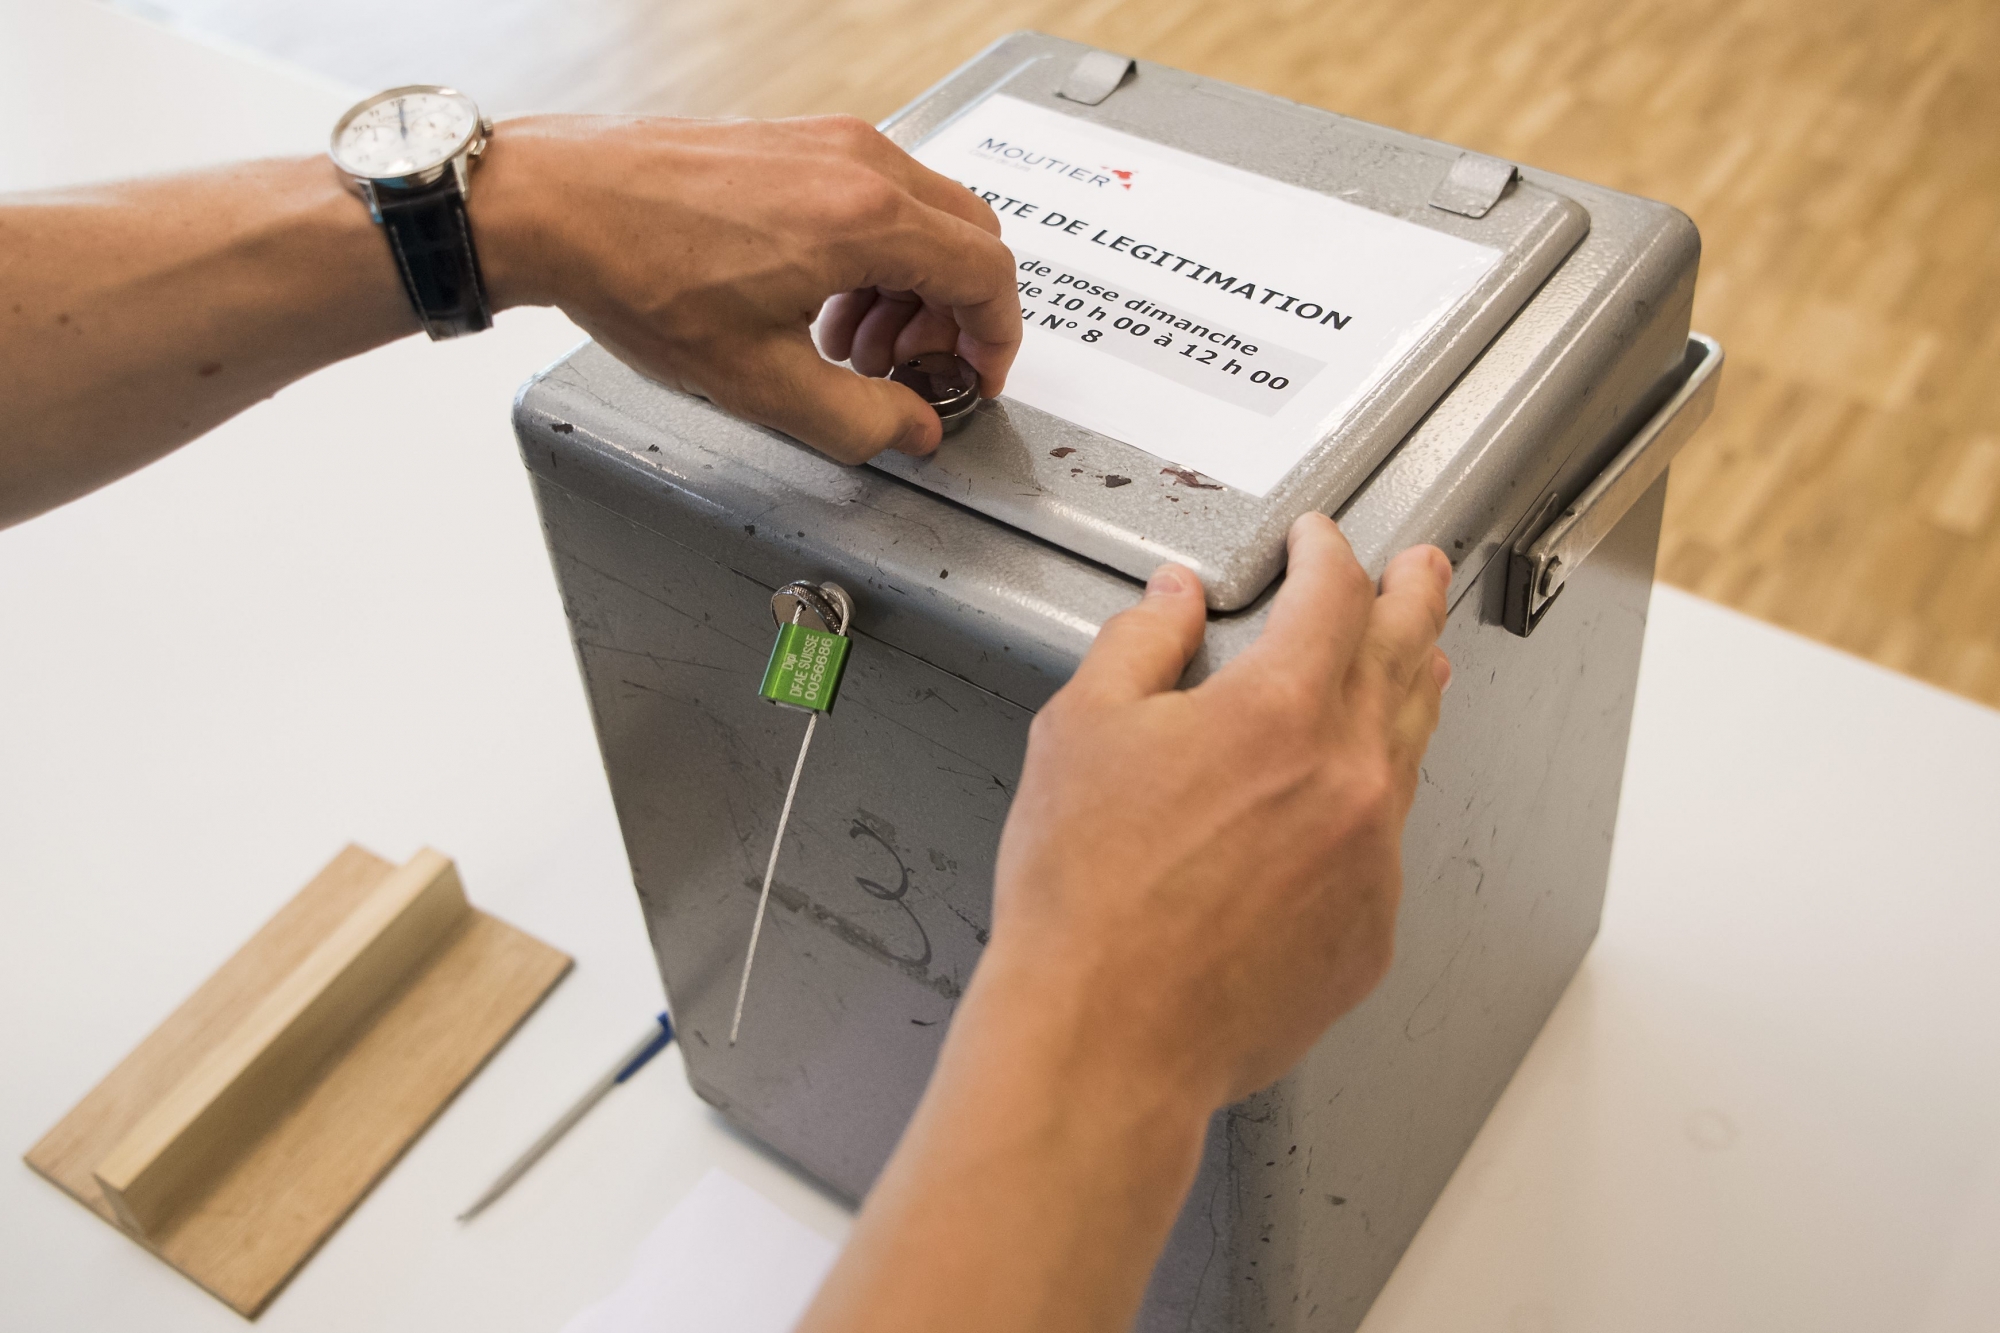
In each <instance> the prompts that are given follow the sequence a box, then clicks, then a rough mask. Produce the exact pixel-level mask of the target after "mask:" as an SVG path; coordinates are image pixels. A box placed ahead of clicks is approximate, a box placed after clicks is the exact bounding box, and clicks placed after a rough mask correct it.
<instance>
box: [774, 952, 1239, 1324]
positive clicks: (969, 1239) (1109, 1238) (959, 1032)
mask: <svg viewBox="0 0 2000 1333" xmlns="http://www.w3.org/2000/svg"><path fill="white" fill-rule="evenodd" d="M988 961H989V962H997V963H999V966H998V967H996V968H991V969H989V968H987V967H986V966H985V965H984V964H983V965H982V971H981V975H980V977H979V978H978V979H977V980H976V981H975V982H974V984H973V986H972V988H971V989H970V991H969V993H968V995H967V997H966V1000H965V1002H964V1004H963V1005H961V1006H960V1009H959V1013H958V1015H957V1017H956V1018H955V1019H954V1022H953V1027H952V1031H951V1035H950V1037H949V1039H948V1040H947V1042H946V1045H945V1049H944V1052H943V1054H942V1056H941V1057H940V1060H939V1064H938V1069H937V1072H936V1074H935V1076H934V1077H933V1079H932V1081H931V1085H930V1088H929V1090H928V1092H927V1093H926V1094H925V1097H924V1101H923V1104H922V1106H921V1107H920V1108H919V1110H918V1112H917V1115H916V1117H915V1118H914V1119H913V1120H912V1122H911V1124H910V1127H909V1129H908V1131H907V1132H906V1133H905V1134H904V1137H903V1141H902V1143H901V1144H900V1145H899V1146H898V1148H897V1150H896V1154H895V1156H894V1157H893V1158H892V1159H891V1160H890V1162H889V1165H888V1167H887V1168H886V1169H885V1171H884V1172H883V1175H882V1178H881V1180H880V1181H879V1182H878V1183H877V1184H876V1186H875V1189H874V1190H873V1191H872V1192H871V1193H870V1194H869V1196H868V1202H867V1204H866V1206H865V1207H864V1208H863V1210H862V1213H861V1217H860V1219H859V1221H858V1222H857V1223H856V1226H855V1229H854V1232H853V1235H852V1237H851V1239H850V1240H849V1242H848V1245H847V1249H846V1251H845V1252H844V1253H843V1255H842V1256H841V1260H840V1263H839V1265H838V1266H837V1267H836V1268H835V1269H834V1271H833V1273H832V1275H831V1276H830V1277H829V1278H828V1279H827V1282H826V1285H825V1286H824V1288H823V1289H822V1290H821V1292H820V1294H819V1297H818V1299H817V1300H816V1301H815V1303H814V1305H813V1308H812V1310H811V1311H810V1313H809V1314H808V1315H807V1317H806V1319H805V1321H804V1323H803V1324H802V1325H801V1326H800V1327H801V1329H802V1330H803V1331H804V1333H848V1331H849V1330H862V1329H867V1330H870V1331H871V1333H878V1331H882V1330H899V1329H908V1330H931V1329H939V1328H952V1329H960V1330H968V1331H973V1333H976V1331H977V1330H995V1331H998V1330H1020V1329H1036V1330H1067V1329H1075V1330H1083V1329H1093V1330H1112V1329H1123V1328H1125V1327H1126V1326H1127V1325H1129V1324H1130V1322H1131V1320H1132V1317H1133V1315H1134V1314H1135V1312H1136V1311H1137V1309H1138V1305H1139V1301H1140V1299H1141V1297H1142V1295H1143V1294H1144V1291H1145V1286H1146V1281H1147V1279H1148V1278H1149V1277H1150V1275H1151V1273H1152V1268H1153V1264H1154V1261H1155V1258H1156V1256H1157V1255H1158V1254H1159V1251H1160V1248H1161V1246H1162V1245H1163V1244H1164V1243H1165V1241H1166V1237H1167V1232H1168V1230H1169V1229H1170V1228H1171V1227H1172V1225H1173V1219H1174V1217H1175V1215H1176V1214H1177V1212H1178V1211H1179V1208H1180V1204H1181V1200H1182V1198H1183V1196H1185V1194H1186V1193H1187V1190H1188V1188H1189V1186H1190V1185H1191V1184H1192V1183H1193V1180H1194V1174H1195V1170H1196V1168H1197V1167H1198V1165H1199V1162H1200V1155H1201V1143H1202V1135H1203V1131H1204V1128H1205V1126H1206V1123H1207V1119H1208V1113H1209V1108H1208V1105H1207V1102H1206V1099H1205V1098H1204V1097H1202V1096H1200V1095H1197V1094H1195V1093H1193V1092H1192V1091H1191V1090H1189V1089H1186V1088H1184V1087H1179V1086H1174V1084H1173V1082H1172V1081H1171V1080H1164V1079H1162V1078H1160V1077H1158V1076H1157V1075H1156V1074H1155V1073H1154V1072H1153V1071H1150V1070H1139V1069H1134V1068H1131V1067H1129V1064H1130V1062H1129V1061H1128V1060H1126V1059H1125V1058H1124V1056H1125V1055H1126V1054H1127V1053H1126V1052H1121V1051H1119V1050H1116V1049H1109V1048H1106V1047H1104V1046H1102V1045H1101V1044H1100V1043H1098V1042H1097V1041H1096V1040H1094V1038H1093V1030H1092V1025H1091V1024H1090V1023H1089V1022H1088V1020H1087V1017H1086V1016H1081V1015H1078V1014H1077V1013H1076V1012H1074V1010H1073V1009H1071V1008H1070V1007H1069V1006H1067V1005H1066V1004H1065V1003H1064V1002H1063V1001H1062V1000H1061V999H1060V998H1059V995H1060V994H1061V991H1060V989H1059V988H1058V987H1053V986H1050V985H1048V984H1045V979H1038V978H1036V977H1034V976H1033V975H1031V974H1030V969H1027V968H1019V967H1013V966H1011V965H1010V964H1008V963H1007V961H1006V960H1004V959H991V958H989V960H988Z"/></svg>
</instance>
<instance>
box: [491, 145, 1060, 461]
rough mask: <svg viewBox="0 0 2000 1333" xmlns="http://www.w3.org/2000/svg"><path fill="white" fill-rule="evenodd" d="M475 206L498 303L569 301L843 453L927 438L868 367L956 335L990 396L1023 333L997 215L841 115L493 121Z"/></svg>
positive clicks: (649, 350) (642, 355)
mask: <svg viewBox="0 0 2000 1333" xmlns="http://www.w3.org/2000/svg"><path fill="white" fill-rule="evenodd" d="M469 210H470V216H471V219H472V224H473V227H474V229H475V231H476V232H477V233H478V235H479V239H480V243H481V260H482V263H483V264H484V265H485V267H486V277H487V281H488V286H489V289H490V294H491V296H492V299H493V303H494V305H495V307H496V308H499V307H501V306H506V305H515V304H541V305H558V306H561V307H562V309H563V310H564V311H565V312H566V313H568V315H569V316H570V318H572V319H574V320H575V321H576V322H577V323H578V324H579V325H581V326H582V327H583V328H584V329H585V330H586V331H587V332H589V333H590V334H591V336H593V337H594V338H596V339H597V340H598V341H599V342H601V343H603V344H604V345H605V346H606V347H608V348H610V349H611V350H612V351H613V352H615V353H616V354H617V355H618V356H620V357H621V358H622V359H624V360H625V361H627V362H629V363H631V364H632V365H634V366H636V367H638V368H639V369H640V370H642V371H644V372H646V373H647V374H649V375H651V376H653V377H654V378H656V379H659V380H662V381H664V382H666V383H668V384H671V385H673V386H675V387H677V388H681V389H686V390H688V391H690V392H693V393H698V394H701V395H702V396H704V397H706V398H709V399H711V400H712V401H714V402H715V403H717V404H719V405H720V406H722V407H725V408H728V409H729V410H730V411H732V412H735V413H737V414H738V415H740V416H744V417H748V418H749V419H751V420H753V421H757V422H760V423H762V424H764V425H768V426H775V427H776V428H778V429H779V430H782V431H785V432H786V433H788V434H790V435H793V436H795V437H797V438H798V439H801V440H804V441H805V442H806V443H808V444H811V445H813V446H815V447H817V448H819V449H821V450H823V451H824V452H826V453H828V454H830V455H832V456H833V457H835V458H838V459H840V460H842V461H843V462H851V463H858V462H861V461H863V460H865V459H867V458H870V457H873V456H874V455H875V454H877V453H879V452H881V451H882V450H884V449H900V450H902V451H903V452H905V453H912V454H925V453H929V452H930V451H932V450H934V449H936V448H937V446H938V442H939V439H940V437H941V433H942V432H941V428H940V426H939V424H938V418H937V414H936V413H935V412H933V411H932V410H931V409H930V408H929V407H928V406H926V405H925V403H924V402H923V400H922V399H921V398H919V397H918V396H917V395H916V394H914V393H912V392H911V391H910V390H908V389H906V388H903V387H902V386H901V385H897V384H893V383H890V382H888V381H886V380H882V379H873V378H865V377H867V376H879V375H882V374H885V373H886V372H887V371H888V370H889V368H890V366H891V365H892V364H893V363H894V362H895V361H897V360H901V359H905V358H908V357H911V356H915V355H917V354H918V353H921V352H935V351H950V352H956V353H958V354H959V355H960V356H962V357H964V358H965V359H966V360H967V361H970V362H971V363H972V364H973V366H975V367H976V368H977V369H978V371H979V375H980V392H981V394H982V395H984V396H986V397H989V398H990V397H992V396H994V395H995V394H998V393H999V392H1000V389H1001V386H1002V384H1003V383H1004V382H1005V379H1006V375H1007V368H1008V366H1009V365H1010V364H1011V363H1012V361H1013V359H1014V353H1015V350H1016V349H1017V348H1018V347H1019V345H1020V340H1021V314H1020V306H1019V304H1018V302H1017V294H1016V291H1015V284H1014V265H1013V258H1012V256H1011V255H1010V254H1009V253H1008V251H1007V248H1006V246H1004V245H1002V244H1001V242H1000V224H999V222H998V221H997V220H996V219H995V218H994V216H993V212H992V210H991V209H989V208H988V207H987V206H986V205H985V204H984V203H983V202H981V201H980V200H979V198H978V197H977V196H975V195H974V194H973V193H972V192H971V191H969V190H967V189H966V188H965V187H963V186H961V185H959V184H957V183H956V182H954V181H951V180H949V179H947V178H945V177H943V176H940V175H938V174H937V173H936V172H933V171H931V170H929V169H928V168H926V167H923V166H921V165H919V164H918V163H917V162H916V161H915V160H914V159H913V158H911V157H910V156H909V155H908V154H906V153H904V152H903V151H902V150H901V149H900V148H898V147H896V146H895V145H894V144H892V143H890V142H889V140H888V139H886V138H884V137H883V136H882V135H881V134H879V133H877V132H876V131H875V130H874V129H873V128H871V127H870V126H868V125H867V124H866V123H864V122H862V121H859V120H855V119H853V118H851V117H844V116H830V117H823V118H817V119H811V120H787V121H747V120H746V121H698V120H670V119H663V118H637V117H596V116H593V117H530V118H526V119H522V120H512V121H506V122H503V123H502V124H501V125H500V126H499V127H498V128H497V129H496V131H495V133H494V135H493V140H492V143H491V145H490V146H489V148H488V149H487V153H486V157H485V160H484V161H483V163H482V165H481V166H480V168H479V170H478V172H477V173H476V174H475V176H474V178H473V184H472V190H471V201H470V204H469ZM489 237H490V238H491V240H490V241H489ZM829 298H835V299H834V301H833V304H832V305H831V306H830V307H829V308H828V309H827V318H826V321H825V324H824V329H825V338H826V343H827V347H826V350H827V354H828V355H829V356H832V357H834V358H836V359H845V358H849V357H850V356H851V358H852V364H853V366H854V370H848V369H846V368H844V367H841V366H838V365H836V364H834V363H833V362H831V361H828V360H826V359H825V358H824V357H822V356H821V355H820V353H819V352H818V351H817V350H816V349H815V347H814V345H813V337H812V326H813V323H814V321H815V319H817V318H818V317H819V315H820V311H821V308H822V305H823V304H824V303H826V302H827V301H828V299H829ZM855 371H859V372H861V373H860V374H856V373H855Z"/></svg>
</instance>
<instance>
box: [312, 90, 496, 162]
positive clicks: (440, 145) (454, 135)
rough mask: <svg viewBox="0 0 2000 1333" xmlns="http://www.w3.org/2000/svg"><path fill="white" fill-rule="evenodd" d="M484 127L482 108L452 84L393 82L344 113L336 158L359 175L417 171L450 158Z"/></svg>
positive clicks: (337, 133) (336, 140)
mask: <svg viewBox="0 0 2000 1333" xmlns="http://www.w3.org/2000/svg"><path fill="white" fill-rule="evenodd" d="M478 128H479V108H478V107H477V106H475V105H474V104H473V101H472V99H471V98H469V97H467V96H466V95H465V94H464V93H459V92H453V91H452V90H451V89H449V88H392V89H390V90H389V91H388V92H386V93H383V94H381V95H380V96H379V97H375V98H371V99H370V100H369V101H366V102H363V103H362V104H361V105H360V106H358V107H356V108H355V109H354V110H352V111H350V112H348V113H347V115H345V116H344V117H342V118H341V122H340V124H339V125H338V126H336V127H335V128H334V131H333V160H334V161H335V162H337V163H339V164H340V166H341V167H342V168H343V169H345V170H346V171H348V172H350V173H352V174H353V175H356V176H369V177H374V178H376V179H382V178H385V177H397V176H414V175H417V174H418V173H420V172H425V171H429V170H431V169H432V168H434V167H438V166H440V165H442V164H444V163H446V162H449V161H450V160H451V159H452V157H453V156H454V155H456V154H457V152H458V151H459V150H460V149H461V148H463V147H465V143H466V140H468V139H470V138H471V137H472V135H473V133H474V132H475V131H476V130H477V129H478Z"/></svg>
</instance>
